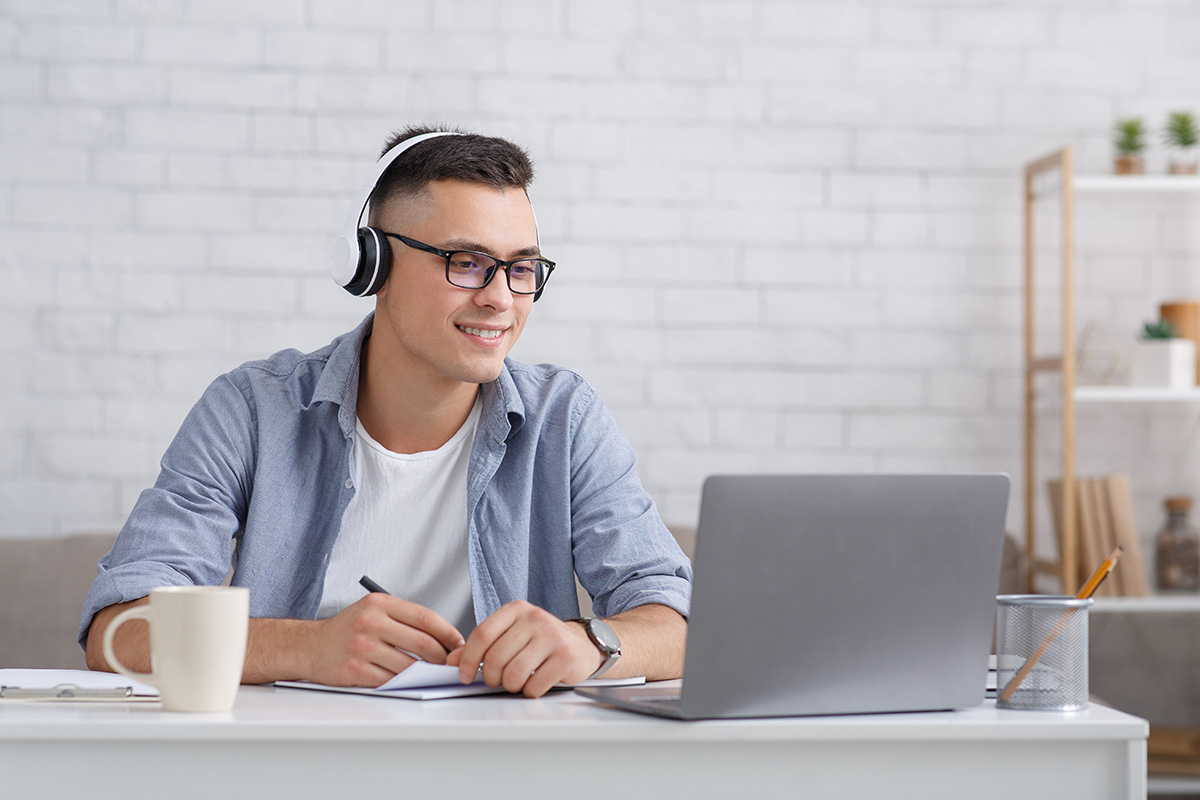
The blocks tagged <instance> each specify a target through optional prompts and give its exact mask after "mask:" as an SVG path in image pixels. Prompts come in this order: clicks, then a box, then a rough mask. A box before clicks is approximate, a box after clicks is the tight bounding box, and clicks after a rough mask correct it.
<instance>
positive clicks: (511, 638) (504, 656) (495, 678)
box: [460, 624, 544, 691]
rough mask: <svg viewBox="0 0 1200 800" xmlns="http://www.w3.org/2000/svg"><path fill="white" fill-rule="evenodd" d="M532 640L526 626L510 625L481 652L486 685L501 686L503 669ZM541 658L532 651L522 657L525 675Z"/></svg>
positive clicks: (528, 645)
mask: <svg viewBox="0 0 1200 800" xmlns="http://www.w3.org/2000/svg"><path fill="white" fill-rule="evenodd" d="M532 641H533V637H532V635H531V632H530V631H529V630H528V628H527V627H526V626H523V625H519V624H516V625H510V626H509V627H508V629H507V630H505V631H504V633H502V634H501V635H500V637H499V638H497V639H496V641H494V642H492V644H491V646H490V647H488V649H487V652H486V653H484V654H483V659H482V660H481V661H480V665H481V666H482V668H483V682H484V683H486V684H487V685H488V686H502V685H503V684H504V671H505V669H507V668H508V665H509V664H510V663H512V662H513V661H514V660H515V659H517V658H518V657H520V656H521V654H522V653H523V652H524V651H525V650H526V649H527V648H529V647H530V644H531V643H532ZM543 658H544V656H542V655H540V654H537V653H533V654H531V655H527V656H525V657H524V658H523V659H522V664H521V666H522V668H523V669H524V670H525V675H526V677H528V675H529V673H530V672H531V671H532V670H533V669H535V668H536V667H537V665H538V664H539V663H541V661H542V660H543ZM460 672H461V667H460ZM519 688H520V687H518V691H519Z"/></svg>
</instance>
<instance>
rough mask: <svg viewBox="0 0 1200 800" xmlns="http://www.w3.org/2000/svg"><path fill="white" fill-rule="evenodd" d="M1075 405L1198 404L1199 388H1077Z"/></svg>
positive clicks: (1199, 397)
mask: <svg viewBox="0 0 1200 800" xmlns="http://www.w3.org/2000/svg"><path fill="white" fill-rule="evenodd" d="M1075 402H1076V403H1200V386H1198V387H1195V388H1192V389H1172V388H1170V387H1167V386H1077V387H1075Z"/></svg>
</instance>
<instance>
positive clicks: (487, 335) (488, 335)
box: [458, 325, 504, 339]
mask: <svg viewBox="0 0 1200 800" xmlns="http://www.w3.org/2000/svg"><path fill="white" fill-rule="evenodd" d="M458 329H459V330H460V331H466V332H467V333H469V334H472V335H473V336H478V337H479V338H481V339H497V338H499V337H500V336H502V335H503V334H504V331H492V330H488V329H486V328H468V327H466V326H465V325H459V326H458Z"/></svg>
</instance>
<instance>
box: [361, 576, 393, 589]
mask: <svg viewBox="0 0 1200 800" xmlns="http://www.w3.org/2000/svg"><path fill="white" fill-rule="evenodd" d="M358 582H359V583H361V584H362V586H363V588H364V589H366V590H367V591H368V592H379V593H380V594H387V593H388V591H387V589H384V588H383V587H382V586H380V585H379V584H378V583H376V582H375V581H373V580H371V579H370V578H368V577H367V576H366V575H363V576H362V577H361V578H359V579H358Z"/></svg>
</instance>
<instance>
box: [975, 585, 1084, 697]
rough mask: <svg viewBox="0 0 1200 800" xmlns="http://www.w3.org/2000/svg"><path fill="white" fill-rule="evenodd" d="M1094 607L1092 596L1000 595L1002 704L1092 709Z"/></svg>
mask: <svg viewBox="0 0 1200 800" xmlns="http://www.w3.org/2000/svg"><path fill="white" fill-rule="evenodd" d="M1091 605H1092V601H1091V599H1086V600H1077V599H1075V598H1074V597H1056V596H1049V595H1030V594H1004V595H1000V596H999V597H997V598H996V707H997V708H1020V709H1027V710H1033V711H1078V710H1080V709H1084V708H1087V704H1088V613H1087V612H1088V608H1089V607H1090V606H1091ZM1014 682H1015V686H1013V685H1012V684H1014Z"/></svg>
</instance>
